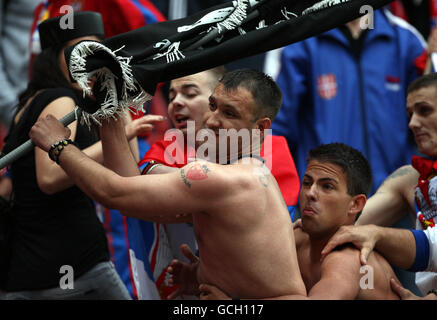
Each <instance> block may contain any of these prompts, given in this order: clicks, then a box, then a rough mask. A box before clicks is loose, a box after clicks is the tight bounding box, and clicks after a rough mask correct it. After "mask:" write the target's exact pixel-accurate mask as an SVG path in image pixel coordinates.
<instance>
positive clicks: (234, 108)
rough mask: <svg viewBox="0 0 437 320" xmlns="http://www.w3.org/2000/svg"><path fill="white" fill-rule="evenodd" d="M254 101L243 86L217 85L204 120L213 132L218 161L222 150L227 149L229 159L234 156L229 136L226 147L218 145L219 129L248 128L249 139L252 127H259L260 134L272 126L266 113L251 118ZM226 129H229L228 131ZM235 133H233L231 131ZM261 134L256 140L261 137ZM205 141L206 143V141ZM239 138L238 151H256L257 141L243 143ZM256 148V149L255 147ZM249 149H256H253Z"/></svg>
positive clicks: (245, 152) (207, 127)
mask: <svg viewBox="0 0 437 320" xmlns="http://www.w3.org/2000/svg"><path fill="white" fill-rule="evenodd" d="M254 105H255V101H254V100H253V97H252V94H251V93H250V92H249V91H248V90H247V89H246V88H244V87H239V88H238V89H236V90H234V89H226V88H225V87H224V86H223V85H222V84H221V83H219V84H218V85H217V87H216V88H215V90H214V92H213V94H212V95H211V96H210V98H209V111H208V112H206V113H205V116H204V123H205V128H206V129H209V130H212V131H213V132H214V133H215V135H216V139H215V142H216V150H217V152H216V159H215V160H216V162H217V163H218V162H220V157H221V156H223V152H226V154H227V155H228V156H230V158H231V159H234V158H236V157H237V156H238V155H237V154H231V153H232V151H231V150H230V148H229V146H230V145H231V143H230V141H231V137H228V140H227V141H228V142H227V146H228V149H227V150H226V151H224V150H222V148H220V139H219V133H220V129H227V130H229V129H235V130H236V131H237V132H238V131H240V130H242V129H249V134H250V141H252V135H253V134H257V133H256V132H255V133H254V131H253V130H254V129H259V130H260V134H261V135H263V133H264V130H265V129H269V128H270V126H271V120H270V119H269V118H267V117H262V118H259V119H257V120H256V121H253V114H254V111H253V108H254ZM228 132H229V131H228ZM234 136H235V135H234ZM262 140H263V137H262V136H261V137H260V139H259V141H262ZM206 143H209V141H207V142H206ZM242 143H243V141H242V139H240V140H239V143H238V150H239V151H238V152H239V153H240V154H249V153H250V152H251V149H256V150H258V152H257V154H258V155H259V149H260V145H255V144H253V145H252V144H251V143H250V142H249V143H248V144H246V145H244V146H243V145H242ZM256 150H255V151H256ZM252 153H256V152H254V151H253V150H252Z"/></svg>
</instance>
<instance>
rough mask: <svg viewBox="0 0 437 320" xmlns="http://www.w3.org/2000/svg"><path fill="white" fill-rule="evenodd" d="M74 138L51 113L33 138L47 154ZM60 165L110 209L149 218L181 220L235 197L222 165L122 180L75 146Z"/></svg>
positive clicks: (69, 147) (199, 165) (193, 166)
mask: <svg viewBox="0 0 437 320" xmlns="http://www.w3.org/2000/svg"><path fill="white" fill-rule="evenodd" d="M69 134H70V132H69V130H68V129H66V128H64V127H63V126H62V125H61V124H60V122H59V121H57V120H56V119H55V118H54V117H53V116H50V115H49V116H47V117H46V118H45V119H41V120H39V121H38V122H37V123H36V124H35V125H34V126H33V128H32V130H31V132H30V137H31V139H32V140H33V141H34V143H35V144H36V145H38V146H39V147H40V148H41V149H43V150H45V151H46V152H47V151H48V150H49V149H50V146H51V145H52V144H53V143H55V142H56V141H61V140H63V139H65V138H67V137H69ZM59 163H60V166H61V167H62V168H63V169H64V171H65V172H66V173H67V174H68V175H69V176H70V177H71V179H72V180H73V181H74V183H75V184H76V185H77V186H78V187H79V188H81V189H82V190H83V191H84V192H85V193H87V194H88V195H89V196H90V197H91V198H93V199H94V200H96V201H98V202H99V203H101V204H102V205H104V206H105V207H107V208H114V209H117V210H119V211H121V212H123V214H125V215H128V216H132V217H135V218H139V219H144V220H150V221H156V222H163V223H169V222H182V221H181V219H177V218H175V215H182V216H185V215H189V214H197V213H201V214H203V213H204V212H207V211H209V210H210V208H211V207H214V206H220V203H222V200H223V198H224V197H227V196H229V195H230V194H231V193H232V190H231V189H232V188H229V185H230V184H229V183H228V182H227V181H228V180H227V179H229V177H228V176H227V175H225V174H223V173H222V172H220V170H218V169H219V167H220V166H219V165H213V164H210V163H199V162H193V163H191V164H189V165H187V166H186V167H184V168H182V169H181V170H179V171H177V172H174V173H170V174H163V175H151V176H135V177H121V176H120V175H118V174H116V173H114V172H113V171H111V170H109V169H107V168H105V167H103V166H102V165H100V164H98V163H97V162H95V161H93V160H92V159H90V158H89V157H87V156H86V155H85V154H84V153H82V152H81V151H80V150H79V149H77V148H76V147H75V146H73V145H71V144H69V145H67V146H66V147H65V148H64V150H63V151H62V152H61V154H60V156H59ZM222 170H224V169H222ZM191 177H192V179H191ZM226 186H227V188H226Z"/></svg>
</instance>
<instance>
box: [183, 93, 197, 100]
mask: <svg viewBox="0 0 437 320" xmlns="http://www.w3.org/2000/svg"><path fill="white" fill-rule="evenodd" d="M185 96H186V97H187V98H190V99H193V98H195V97H197V93H187V94H186V95H185Z"/></svg>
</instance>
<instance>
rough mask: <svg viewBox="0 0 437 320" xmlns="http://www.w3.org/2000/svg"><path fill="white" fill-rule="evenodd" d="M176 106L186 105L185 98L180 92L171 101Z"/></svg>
mask: <svg viewBox="0 0 437 320" xmlns="http://www.w3.org/2000/svg"><path fill="white" fill-rule="evenodd" d="M171 103H172V104H173V105H174V106H175V107H183V106H185V99H184V97H183V95H182V94H180V93H178V94H176V95H175V97H174V98H173V101H172V102H171Z"/></svg>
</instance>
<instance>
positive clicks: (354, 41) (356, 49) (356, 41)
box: [339, 26, 367, 59]
mask: <svg viewBox="0 0 437 320" xmlns="http://www.w3.org/2000/svg"><path fill="white" fill-rule="evenodd" d="M339 29H340V31H341V32H342V33H343V34H344V36H345V37H346V39H347V40H348V41H349V43H350V45H351V50H352V53H353V54H354V56H355V58H357V59H359V58H360V56H361V52H362V51H363V45H364V39H365V38H366V35H367V29H366V30H363V31H361V33H360V35H359V36H358V38H354V37H353V36H352V33H351V31H350V30H349V28H348V27H347V26H340V27H339Z"/></svg>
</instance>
